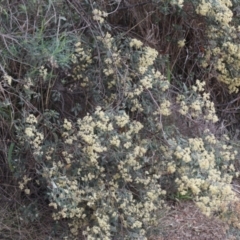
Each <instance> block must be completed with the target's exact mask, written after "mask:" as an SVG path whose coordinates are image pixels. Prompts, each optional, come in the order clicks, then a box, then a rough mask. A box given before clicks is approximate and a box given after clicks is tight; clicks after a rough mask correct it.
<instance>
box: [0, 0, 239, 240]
mask: <svg viewBox="0 0 240 240" xmlns="http://www.w3.org/2000/svg"><path fill="white" fill-rule="evenodd" d="M53 2H54V4H55V1H53ZM73 2H74V1H73ZM103 2H104V1H103ZM103 2H102V5H99V4H100V3H98V4H97V3H94V4H92V5H91V4H88V3H87V1H86V3H79V4H80V5H81V4H82V5H81V7H79V5H78V4H76V2H74V3H71V4H70V3H69V5H70V6H71V7H72V8H73V9H75V11H76V12H77V13H78V14H74V15H73V18H72V19H71V21H78V20H79V21H80V25H79V26H80V27H79V26H78V27H77V28H76V29H78V28H79V29H85V28H86V31H85V30H83V31H82V30H81V31H82V32H81V34H79V32H78V30H76V32H78V33H77V34H75V35H74V36H72V35H71V34H70V35H69V36H67V35H66V34H65V33H64V34H63V32H61V31H64V30H63V29H67V27H68V23H66V24H64V25H63V26H62V28H61V21H66V20H64V17H60V18H59V23H58V31H60V30H61V31H60V33H62V35H61V34H60V35H61V36H59V32H58V33H57V34H56V36H55V35H54V36H55V37H56V39H55V40H43V39H45V38H42V41H43V45H44V44H45V45H44V49H40V47H39V44H38V43H39V42H41V41H38V43H37V44H36V48H34V49H35V50H36V52H37V53H38V54H39V55H41V61H39V63H38V62H37V61H33V60H32V58H29V59H30V60H29V61H30V62H32V63H31V64H33V65H31V66H32V67H33V68H34V69H32V68H30V69H28V67H27V66H25V65H23V66H24V71H23V73H22V72H21V71H20V72H21V73H22V74H20V73H19V77H18V79H16V78H14V77H12V76H10V75H11V74H10V73H9V74H7V73H6V72H4V75H3V76H2V80H3V83H4V88H5V89H7V93H8V95H7V96H9V99H10V100H9V101H12V104H13V102H17V105H16V108H14V109H20V110H19V112H18V114H17V115H16V117H15V118H14V121H13V126H14V128H13V129H14V136H15V142H16V146H15V149H14V154H13V156H14V161H11V160H12V159H11V156H12V152H11V154H9V159H8V160H9V166H11V170H12V172H13V173H14V174H15V176H16V177H17V178H18V187H19V189H20V190H21V191H22V192H23V194H26V195H27V196H28V197H29V198H30V197H31V196H32V195H34V194H35V193H36V191H37V190H36V189H38V187H39V186H40V188H41V189H43V190H42V191H43V192H44V196H45V198H46V199H47V201H48V203H49V204H48V206H49V207H51V210H52V211H53V213H52V217H53V219H54V220H56V221H60V220H61V219H66V220H67V221H68V225H69V229H70V232H71V234H72V235H73V237H76V238H78V237H79V234H80V231H82V234H83V235H84V236H85V237H86V238H87V239H98V238H99V239H113V238H114V237H116V238H118V239H140V238H141V239H146V238H147V237H148V236H149V235H150V234H151V232H152V231H153V229H154V227H156V228H158V225H159V224H160V223H159V218H160V216H161V214H163V212H164V211H166V210H167V209H168V208H167V204H166V197H169V196H170V195H173V196H177V195H178V196H180V195H181V196H185V195H186V196H190V197H191V199H193V200H194V201H195V202H196V204H197V206H198V207H199V208H200V209H201V210H202V212H203V213H205V214H206V215H207V216H210V215H211V214H214V213H216V212H219V211H221V213H222V214H223V215H224V214H226V213H228V211H229V206H231V204H233V205H234V204H235V201H236V196H235V193H234V191H233V189H232V187H231V185H230V184H231V182H232V179H233V177H235V176H236V177H237V176H238V174H239V173H238V169H236V167H235V161H236V158H237V154H238V153H237V151H236V149H235V148H234V147H233V146H232V145H231V144H232V142H231V139H230V138H229V137H228V136H227V135H220V134H217V131H216V129H217V126H218V125H219V116H217V113H216V108H215V105H214V103H213V102H212V101H211V99H212V98H211V94H210V92H208V89H207V85H208V84H207V83H208V82H207V80H209V79H207V77H206V76H207V74H209V75H211V76H215V77H217V78H218V79H219V80H221V81H223V82H225V83H226V84H227V85H228V87H229V90H230V91H231V92H233V91H237V89H238V86H239V79H238V78H239V76H238V65H239V62H238V58H239V57H238V55H239V53H238V52H239V51H238V50H239V47H238V38H237V32H238V29H237V28H236V27H234V26H233V25H231V21H232V16H233V12H232V10H231V6H232V3H231V1H222V0H216V1H211V0H210V1H201V0H200V1H197V0H196V1H193V3H194V6H195V8H194V12H195V13H194V14H196V15H194V16H197V14H198V15H199V16H201V17H202V18H204V19H205V20H202V21H203V22H204V24H203V25H204V26H206V23H209V25H208V27H206V29H205V30H206V32H207V38H208V44H207V46H206V49H205V50H204V51H203V53H202V55H198V57H197V59H196V60H195V59H194V65H198V68H201V71H199V73H201V74H202V76H201V74H199V73H198V74H196V76H199V77H197V78H194V77H191V79H192V81H193V80H194V81H193V82H191V84H185V83H183V82H181V81H182V80H183V74H182V72H181V73H178V70H176V69H177V67H176V66H177V64H179V66H186V65H187V62H188V55H187V56H185V59H184V63H182V62H183V61H182V60H179V59H182V58H180V57H182V56H184V51H185V52H187V53H188V52H189V51H190V50H191V49H192V46H190V47H189V44H190V41H189V39H188V38H187V34H183V33H184V31H185V30H183V29H181V28H180V27H179V26H174V27H175V28H176V29H177V30H176V32H177V31H179V32H180V33H181V34H179V35H178V34H175V35H177V37H175V38H174V40H173V42H174V44H175V47H174V49H175V50H176V52H177V54H176V56H177V57H176V58H175V59H174V60H173V63H171V64H172V66H171V64H170V61H171V58H173V57H174V56H173V55H174V54H172V55H171V56H168V55H167V54H165V55H161V54H160V53H159V52H162V51H157V50H156V48H153V47H151V46H150V45H151V44H149V45H148V44H145V42H144V41H142V40H139V39H137V38H135V37H133V36H132V37H130V36H126V34H122V33H118V32H115V31H114V30H113V26H112V25H111V23H110V22H109V19H110V18H111V15H112V14H114V13H115V11H116V12H117V11H118V8H119V11H120V10H121V7H122V6H121V1H120V2H119V1H113V3H112V4H111V5H109V4H106V3H105V5H104V3H103ZM169 3H170V5H171V6H170V5H169ZM61 4H64V3H63V2H61ZM61 4H59V5H57V7H58V8H61V6H60V5H61ZM144 4H145V3H144ZM144 4H143V5H144ZM151 4H153V6H155V5H154V4H158V5H159V4H160V5H161V4H163V5H164V9H161V11H160V10H159V6H158V8H156V10H155V11H153V13H154V14H153V13H151V14H153V15H154V16H155V17H158V16H162V15H161V14H166V13H167V14H168V12H169V11H170V10H171V9H172V10H171V11H174V13H176V14H183V12H184V11H185V10H184V4H185V3H184V1H182V0H179V1H175V0H174V1H165V2H164V3H163V2H162V1H152V3H151ZM114 6H117V8H116V9H111V8H112V7H114ZM161 6H162V5H161ZM126 7H127V8H129V9H132V6H126ZM186 7H188V6H187V4H186ZM149 8H150V9H152V5H151V6H150V7H149ZM47 9H48V8H47ZM83 9H84V10H83ZM109 9H111V11H108V10H109ZM146 9H147V10H148V8H146ZM147 10H146V11H145V12H147ZM43 11H44V10H43ZM48 11H49V10H47V12H46V16H47V14H48ZM64 11H65V10H64ZM85 11H86V12H87V13H89V14H85ZM159 11H160V13H159ZM83 13H84V14H83ZM81 14H82V15H81ZM151 14H150V13H149V16H147V17H150V15H151ZM158 14H159V15H158ZM167 14H166V15H164V16H167ZM79 16H83V17H82V18H81V20H80V19H79ZM184 16H185V15H183V17H184ZM199 16H198V18H199ZM50 20H51V18H49V21H50ZM155 20H156V19H155ZM149 21H150V20H149ZM123 22H124V21H123ZM52 24H54V23H53V22H52ZM45 25H46V26H45ZM45 25H44V24H43V26H42V29H41V31H40V33H41V32H44V29H45V27H48V24H47V23H46V24H45ZM139 25H140V23H139ZM152 26H155V25H152ZM74 29H75V28H74ZM179 29H180V30H179ZM141 30H142V31H144V28H141ZM151 31H152V30H149V32H150V33H149V35H148V36H153V35H154V34H152V33H151ZM69 32H71V33H72V28H70V30H69ZM40 33H39V34H40ZM151 34H152V35H151ZM48 37H49V36H48ZM40 39H41V38H40ZM46 39H47V38H46ZM51 39H52V38H51ZM38 40H39V39H38ZM45 41H46V42H45ZM146 42H147V41H146ZM166 42H167V41H166ZM31 44H35V42H34V40H33V41H32V42H31ZM25 45H26V48H27V46H28V44H26V43H25V42H24V46H25ZM152 45H153V44H152ZM61 46H62V47H61ZM169 46H170V45H168V49H169V48H170V47H169ZM65 48H66V49H65ZM51 51H52V52H51ZM41 53H42V54H41ZM194 54H195V55H196V52H194V53H193V55H191V56H192V57H193V56H195V55H194ZM62 55H64V56H65V55H66V56H65V58H64V59H62V58H61V56H62ZM16 56H17V55H16ZM178 57H179V59H178ZM200 63H201V64H200ZM0 66H1V65H0ZM192 69H193V67H192ZM185 70H187V69H186V68H184V69H183V70H182V71H185ZM186 72H187V71H186ZM187 74H189V75H191V74H192V72H190V73H189V72H187ZM189 78H190V77H189ZM179 85H180V87H179ZM15 86H16V87H15ZM0 90H1V89H0ZM1 91H2V90H1ZM13 96H14V97H15V96H17V98H16V99H15V98H14V97H13ZM76 96H77V97H76ZM79 96H80V97H79ZM69 99H70V100H69ZM69 102H70V103H69ZM58 104H61V107H57V105H58ZM83 109H84V111H83ZM72 113H74V114H72ZM191 125H193V126H194V127H193V128H190V127H188V126H191ZM186 126H187V127H186ZM184 127H185V128H186V129H187V132H186V130H184ZM11 151H12V150H11ZM12 165H13V166H12ZM169 182H170V187H169V185H168V183H169ZM36 185H37V186H38V187H36ZM234 206H237V205H234Z"/></svg>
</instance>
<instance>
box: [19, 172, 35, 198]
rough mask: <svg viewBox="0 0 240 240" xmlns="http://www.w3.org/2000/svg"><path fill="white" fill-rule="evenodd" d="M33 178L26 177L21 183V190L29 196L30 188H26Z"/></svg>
mask: <svg viewBox="0 0 240 240" xmlns="http://www.w3.org/2000/svg"><path fill="white" fill-rule="evenodd" d="M31 180H32V178H28V177H27V176H26V175H24V176H23V180H22V181H21V182H19V183H18V184H19V188H20V189H21V190H22V191H23V190H24V192H25V193H26V194H27V195H29V194H30V189H29V188H26V185H27V183H28V182H29V181H31Z"/></svg>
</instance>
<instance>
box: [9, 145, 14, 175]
mask: <svg viewBox="0 0 240 240" xmlns="http://www.w3.org/2000/svg"><path fill="white" fill-rule="evenodd" d="M14 145H15V144H14V143H11V144H10V147H9V149H8V155H7V161H8V166H9V168H10V170H11V172H13V170H14V168H13V165H12V152H13V148H14Z"/></svg>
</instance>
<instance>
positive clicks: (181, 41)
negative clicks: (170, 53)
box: [177, 39, 186, 48]
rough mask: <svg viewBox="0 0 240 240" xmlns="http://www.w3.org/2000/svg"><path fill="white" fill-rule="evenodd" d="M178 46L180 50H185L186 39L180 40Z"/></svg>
mask: <svg viewBox="0 0 240 240" xmlns="http://www.w3.org/2000/svg"><path fill="white" fill-rule="evenodd" d="M177 44H178V47H179V48H183V47H184V46H185V44H186V39H183V40H179V41H178V43H177Z"/></svg>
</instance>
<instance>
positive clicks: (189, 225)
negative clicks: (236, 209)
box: [155, 201, 240, 240]
mask: <svg viewBox="0 0 240 240" xmlns="http://www.w3.org/2000/svg"><path fill="white" fill-rule="evenodd" d="M165 224H166V226H167V228H166V229H165V234H164V235H163V236H162V237H160V238H155V240H218V239H219V240H238V239H240V231H239V230H238V229H233V228H229V226H228V224H227V223H225V222H223V221H221V220H219V219H217V218H214V217H213V218H208V217H206V216H205V215H203V214H202V213H201V212H200V210H199V209H198V208H197V207H196V206H195V205H194V203H193V202H189V201H184V202H180V203H178V204H177V205H176V206H174V207H172V210H171V211H170V214H169V215H168V217H166V218H165V220H164V225H165Z"/></svg>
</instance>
